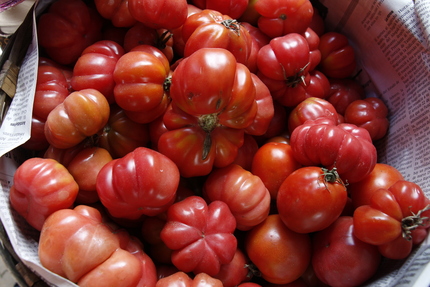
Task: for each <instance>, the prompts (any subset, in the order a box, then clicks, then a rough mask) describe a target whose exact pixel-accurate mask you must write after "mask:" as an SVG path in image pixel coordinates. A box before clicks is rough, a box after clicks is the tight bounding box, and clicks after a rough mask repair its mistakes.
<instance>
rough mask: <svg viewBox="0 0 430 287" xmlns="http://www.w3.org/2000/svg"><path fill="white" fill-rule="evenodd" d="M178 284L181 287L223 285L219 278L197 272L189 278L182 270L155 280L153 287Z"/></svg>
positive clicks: (166, 286) (169, 286)
mask: <svg viewBox="0 0 430 287" xmlns="http://www.w3.org/2000/svg"><path fill="white" fill-rule="evenodd" d="M179 284H180V286H182V287H196V286H199V287H223V284H222V282H221V280H218V279H215V278H213V277H212V276H209V275H208V274H206V273H199V274H197V275H196V276H195V277H194V278H193V279H191V278H190V276H188V275H187V274H186V273H184V272H182V271H178V272H176V273H174V274H172V275H170V276H167V277H164V278H161V279H160V280H158V281H157V284H156V285H155V287H171V286H177V285H179Z"/></svg>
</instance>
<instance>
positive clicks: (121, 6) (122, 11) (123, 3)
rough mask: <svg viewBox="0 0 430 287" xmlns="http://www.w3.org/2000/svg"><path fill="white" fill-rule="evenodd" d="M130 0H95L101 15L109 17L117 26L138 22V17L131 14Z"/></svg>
mask: <svg viewBox="0 0 430 287" xmlns="http://www.w3.org/2000/svg"><path fill="white" fill-rule="evenodd" d="M128 2H129V1H128V0H114V1H109V2H106V1H103V0H94V4H95V5H96V9H97V11H98V12H99V13H100V15H101V16H102V17H103V18H105V19H109V20H110V22H111V23H112V24H113V25H114V26H115V27H130V26H133V25H134V24H135V23H136V21H137V20H136V19H135V18H134V17H133V16H131V14H130V10H129V9H128V6H129V3H128Z"/></svg>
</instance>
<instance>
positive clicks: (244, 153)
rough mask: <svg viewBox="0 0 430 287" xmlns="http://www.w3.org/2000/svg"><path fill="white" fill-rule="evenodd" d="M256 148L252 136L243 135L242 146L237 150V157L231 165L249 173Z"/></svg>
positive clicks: (256, 144) (255, 142) (256, 145)
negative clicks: (235, 165)
mask: <svg viewBox="0 0 430 287" xmlns="http://www.w3.org/2000/svg"><path fill="white" fill-rule="evenodd" d="M258 148H259V146H258V143H257V141H256V140H255V138H254V137H253V136H252V135H249V134H245V135H244V136H243V145H242V146H241V147H240V148H239V149H238V150H237V156H236V158H235V159H234V161H233V162H232V163H234V164H237V165H239V166H241V167H242V168H243V169H245V170H249V171H250V170H251V168H252V159H253V157H254V155H255V153H256V152H257V150H258Z"/></svg>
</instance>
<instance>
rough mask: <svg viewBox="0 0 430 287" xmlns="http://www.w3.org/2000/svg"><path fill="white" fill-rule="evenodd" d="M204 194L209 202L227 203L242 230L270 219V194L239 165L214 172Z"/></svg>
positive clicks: (255, 178) (258, 180) (259, 180)
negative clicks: (219, 201) (267, 218)
mask: <svg viewBox="0 0 430 287" xmlns="http://www.w3.org/2000/svg"><path fill="white" fill-rule="evenodd" d="M203 194H204V197H205V198H208V200H209V201H210V202H211V201H215V200H221V201H223V202H225V203H226V204H227V205H228V207H229V208H230V211H231V213H232V214H233V216H234V217H235V218H236V223H237V226H236V228H237V229H239V230H249V229H251V228H252V227H253V226H255V225H257V224H259V223H261V222H262V221H263V220H265V219H266V217H267V216H268V215H269V211H270V193H269V191H268V190H267V188H266V187H265V186H264V183H263V182H262V181H261V179H260V178H259V177H258V176H256V175H253V174H252V173H251V172H249V171H247V170H245V169H243V168H242V167H240V166H239V165H235V164H231V165H229V166H227V167H224V168H220V169H216V170H213V171H212V172H211V173H210V174H209V176H208V178H207V179H206V181H205V183H204V186H203Z"/></svg>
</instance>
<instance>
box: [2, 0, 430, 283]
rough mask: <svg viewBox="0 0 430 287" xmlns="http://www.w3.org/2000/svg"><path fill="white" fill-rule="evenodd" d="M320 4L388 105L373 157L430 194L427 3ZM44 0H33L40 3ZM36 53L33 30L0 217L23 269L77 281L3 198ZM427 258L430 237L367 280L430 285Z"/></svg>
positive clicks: (25, 126)
mask: <svg viewBox="0 0 430 287" xmlns="http://www.w3.org/2000/svg"><path fill="white" fill-rule="evenodd" d="M320 2H321V3H322V4H323V5H324V6H326V7H327V9H328V10H327V11H328V14H327V19H326V24H327V27H328V29H329V30H335V31H338V32H341V33H344V34H346V35H347V36H348V38H349V39H350V41H351V44H352V45H353V46H354V48H355V50H356V52H357V59H358V60H359V61H360V62H359V63H358V64H359V66H360V68H361V69H362V71H361V73H360V74H359V76H358V80H359V81H360V83H361V84H362V85H363V86H364V87H365V90H366V93H367V95H369V96H375V97H380V98H381V99H383V100H384V102H385V103H386V104H387V106H388V108H389V110H390V129H389V134H388V135H387V137H386V138H384V139H382V140H380V141H378V142H377V143H376V144H377V147H378V156H379V162H385V163H388V164H390V165H393V166H394V167H396V168H397V169H398V170H399V171H400V172H401V173H402V174H403V175H404V177H405V179H406V180H409V181H414V182H416V183H417V184H419V185H420V186H421V187H422V188H423V190H425V191H426V194H427V195H428V196H430V169H429V164H430V153H429V152H428V151H430V142H429V141H428V140H427V138H428V134H429V132H430V115H429V114H428V106H429V104H430V81H429V79H430V2H429V1H427V0H415V1H412V0H409V1H408V0H390V1H386V0H385V1H384V0H362V1H358V0H345V1H336V0H320ZM47 3H49V1H40V4H43V5H45V6H46V4H47ZM43 5H42V6H43ZM34 22H35V20H34ZM34 27H35V25H34ZM34 29H35V28H34ZM33 34H34V35H36V32H34V33H33ZM37 59H38V50H37V38H36V36H35V37H34V38H33V43H32V45H31V46H30V48H29V51H28V53H27V56H26V60H25V62H24V65H23V67H22V69H21V72H20V77H19V80H18V91H17V95H16V96H15V99H14V101H13V102H12V106H11V108H10V109H11V112H10V113H9V114H8V116H7V118H6V121H5V122H4V123H3V125H2V127H1V128H0V155H2V157H1V158H0V183H1V190H0V218H1V220H2V223H3V225H4V226H5V229H6V231H7V233H8V236H9V237H10V239H11V243H12V245H13V246H14V248H15V250H16V252H17V254H18V256H20V258H21V259H22V260H23V262H24V263H26V264H27V265H28V267H30V268H31V269H33V270H35V271H36V272H37V273H38V274H40V275H41V276H42V277H43V278H45V279H46V281H48V282H50V283H51V284H52V285H53V286H55V285H60V284H61V286H77V285H75V284H73V283H71V282H70V281H68V280H65V279H63V278H61V277H59V276H57V275H55V274H52V273H51V272H49V271H47V270H45V269H44V268H43V267H41V266H40V261H39V259H38V257H37V232H35V231H34V229H32V228H31V227H30V226H28V224H27V223H26V222H25V221H24V220H23V219H22V218H21V217H20V216H19V215H17V214H16V212H14V211H13V210H12V209H11V208H10V204H9V199H8V194H9V188H10V186H11V184H12V182H13V174H14V171H15V170H16V168H17V167H18V166H19V164H20V163H21V162H22V161H23V160H24V159H23V158H21V156H20V154H18V153H16V152H15V151H14V149H15V148H16V147H18V146H19V145H21V144H22V143H24V142H25V141H26V140H28V138H29V137H30V125H31V108H32V105H33V96H32V95H33V94H34V90H35V82H36V81H35V79H36V75H37ZM388 143H389V144H388ZM429 262H430V237H428V238H427V239H426V240H425V242H423V244H422V245H421V246H420V248H419V249H417V250H415V251H414V253H413V254H411V256H410V257H409V258H408V259H407V260H404V261H387V264H384V265H383V268H381V270H379V273H378V276H377V277H376V278H375V279H373V280H372V281H371V282H370V283H368V285H367V286H372V287H379V286H402V287H403V286H405V287H406V286H411V285H413V284H414V286H418V287H420V286H426V287H427V286H430V278H429V277H428V276H426V273H427V274H429V272H430V263H429Z"/></svg>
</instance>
